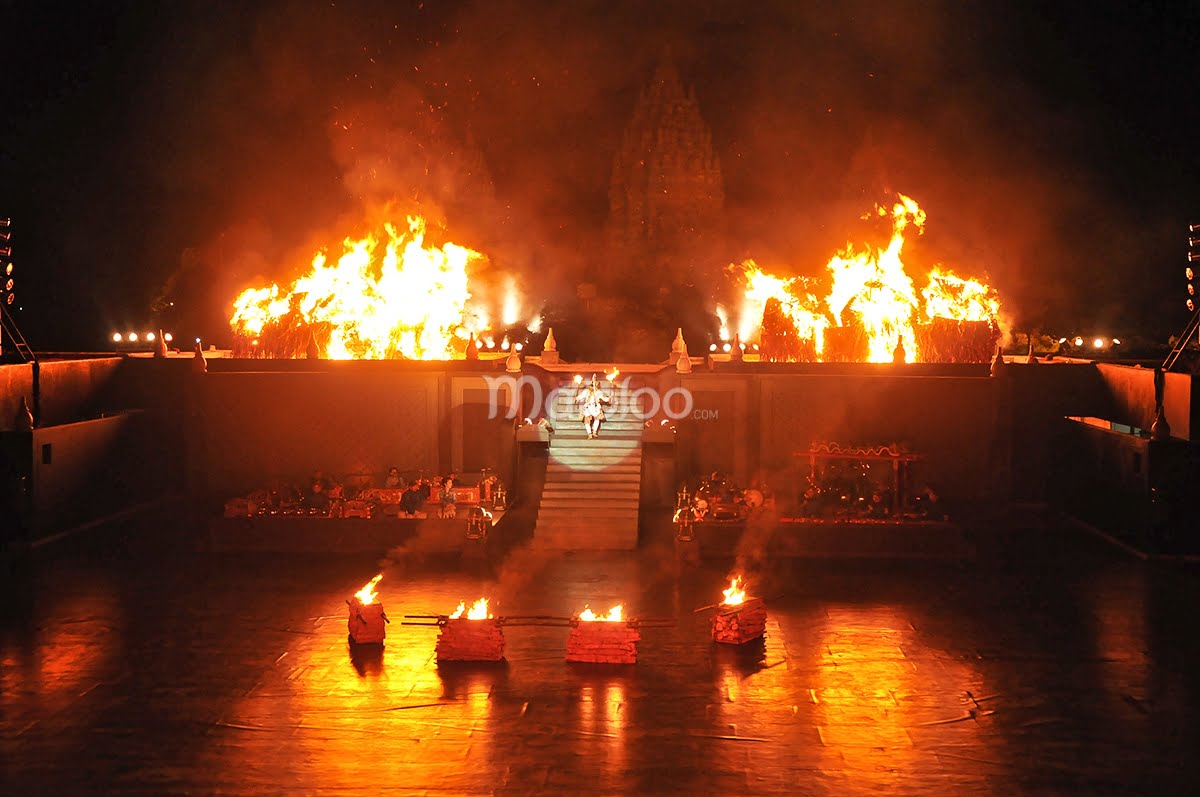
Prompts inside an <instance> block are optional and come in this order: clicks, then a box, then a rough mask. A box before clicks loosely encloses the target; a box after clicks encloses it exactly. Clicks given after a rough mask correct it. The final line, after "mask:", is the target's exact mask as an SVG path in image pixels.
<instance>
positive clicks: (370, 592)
mask: <svg viewBox="0 0 1200 797" xmlns="http://www.w3.org/2000/svg"><path fill="white" fill-rule="evenodd" d="M381 578H383V573H380V574H379V575H377V576H375V578H373V579H371V580H370V581H368V582H367V584H366V586H364V587H363V588H362V589H360V590H359V591H358V592H356V593H354V597H356V598H358V602H359V603H361V604H362V605H363V606H370V605H371V604H372V603H374V602H375V598H376V597H378V593H377V592H375V585H376V584H378V583H379V580H380V579H381Z"/></svg>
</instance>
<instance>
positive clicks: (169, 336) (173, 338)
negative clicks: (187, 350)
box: [163, 332, 175, 343]
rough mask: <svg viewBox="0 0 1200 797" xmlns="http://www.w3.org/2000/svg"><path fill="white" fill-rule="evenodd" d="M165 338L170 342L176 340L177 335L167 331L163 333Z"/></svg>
mask: <svg viewBox="0 0 1200 797" xmlns="http://www.w3.org/2000/svg"><path fill="white" fill-rule="evenodd" d="M163 340H165V341H166V342H167V343H170V342H171V341H173V340H175V336H174V335H172V334H171V333H170V332H165V333H163Z"/></svg>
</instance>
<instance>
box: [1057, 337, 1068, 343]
mask: <svg viewBox="0 0 1200 797" xmlns="http://www.w3.org/2000/svg"><path fill="white" fill-rule="evenodd" d="M1058 342H1059V343H1066V342H1067V339H1066V338H1059V339H1058Z"/></svg>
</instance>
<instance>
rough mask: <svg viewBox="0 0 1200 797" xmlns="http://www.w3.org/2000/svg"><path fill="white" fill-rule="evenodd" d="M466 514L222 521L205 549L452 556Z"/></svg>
mask: <svg viewBox="0 0 1200 797" xmlns="http://www.w3.org/2000/svg"><path fill="white" fill-rule="evenodd" d="M478 542H479V541H477V540H468V539H467V519H466V514H465V513H460V514H459V515H458V516H457V517H455V518H445V519H443V518H438V517H426V518H397V517H383V518H372V519H370V520H368V519H365V518H329V517H304V516H302V515H296V516H276V517H253V518H220V519H216V520H213V521H212V522H211V523H209V525H208V529H207V534H206V535H205V536H204V539H203V540H202V542H201V547H202V548H203V549H205V550H208V551H214V552H239V551H244V552H259V553H330V554H342V553H346V554H355V553H370V554H383V553H386V552H387V551H388V550H390V549H392V548H395V547H396V546H399V545H404V546H406V547H408V548H411V549H414V550H420V551H421V552H425V553H453V552H457V551H461V550H462V549H463V546H464V545H466V544H467V543H472V544H477V543H478Z"/></svg>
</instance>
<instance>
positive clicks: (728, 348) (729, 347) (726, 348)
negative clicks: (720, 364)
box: [721, 343, 733, 351]
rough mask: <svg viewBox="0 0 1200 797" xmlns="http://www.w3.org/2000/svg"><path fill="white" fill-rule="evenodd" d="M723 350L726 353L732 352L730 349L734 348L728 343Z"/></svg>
mask: <svg viewBox="0 0 1200 797" xmlns="http://www.w3.org/2000/svg"><path fill="white" fill-rule="evenodd" d="M721 348H722V349H723V350H724V351H729V350H730V349H732V348H733V347H732V346H730V345H729V344H728V343H726V344H725V345H724V346H722V347H721Z"/></svg>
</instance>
